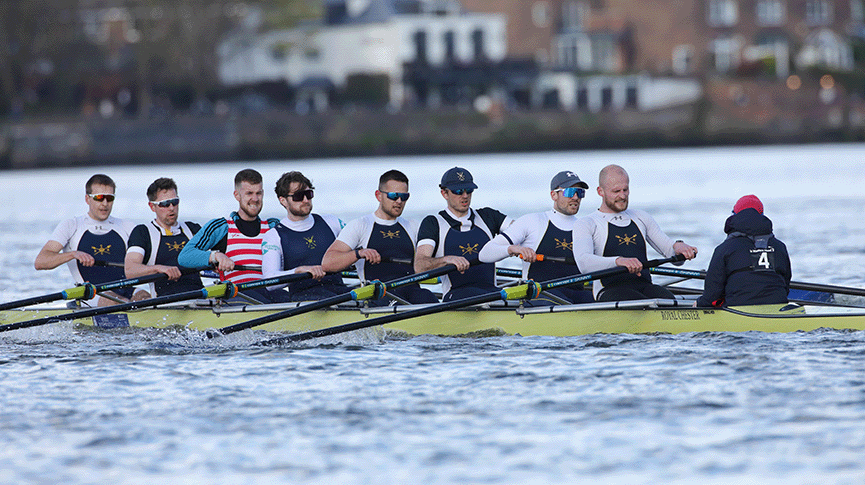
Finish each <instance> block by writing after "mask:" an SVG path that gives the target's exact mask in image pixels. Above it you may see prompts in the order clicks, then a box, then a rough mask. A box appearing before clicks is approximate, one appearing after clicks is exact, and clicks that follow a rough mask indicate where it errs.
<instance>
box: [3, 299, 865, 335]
mask: <svg viewBox="0 0 865 485" xmlns="http://www.w3.org/2000/svg"><path fill="white" fill-rule="evenodd" d="M302 304H303V303H290V304H273V305H238V306H211V305H209V304H207V303H204V304H202V302H197V303H195V304H184V305H167V306H164V307H158V308H148V309H142V310H135V311H127V312H118V313H112V314H108V315H100V316H95V317H90V318H82V319H78V320H75V321H74V324H76V325H88V326H97V327H102V328H119V327H149V328H181V329H188V330H193V331H201V332H204V331H207V330H210V329H216V328H222V327H226V326H229V325H234V324H237V323H241V322H244V321H246V320H249V319H252V318H256V317H259V316H264V315H269V314H272V313H274V312H279V311H284V310H286V309H290V308H294V307H296V306H298V305H302ZM691 305H692V300H688V299H675V300H664V299H655V300H637V301H624V302H613V303H605V302H595V303H585V304H578V305H556V306H550V307H527V306H523V305H521V304H520V303H519V302H518V301H499V302H494V303H490V304H484V305H479V306H475V307H471V308H466V309H459V310H450V311H445V312H441V313H437V314H434V315H427V316H421V317H416V318H409V319H405V320H400V321H396V322H392V323H388V324H386V325H384V328H385V330H386V331H388V332H389V333H392V334H399V335H409V336H410V335H423V334H432V335H445V336H460V335H508V334H509V335H523V336H530V335H541V336H554V337H565V336H576V335H586V334H594V333H625V334H642V333H671V334H678V333H685V332H745V331H761V332H795V331H809V330H814V329H818V328H832V329H853V330H865V308H861V307H859V308H857V307H852V308H849V307H839V306H822V305H802V306H799V305H758V306H747V307H736V308H693V307H692V306H691ZM422 306H423V305H395V306H390V307H381V308H373V307H370V308H367V307H363V306H362V305H361V304H360V303H358V302H353V303H352V304H348V305H339V306H337V307H334V308H331V309H327V310H316V311H313V312H309V313H306V314H302V315H297V316H294V317H291V318H286V319H281V320H277V321H274V322H270V323H267V324H264V325H261V326H259V327H256V328H257V329H259V330H264V331H269V332H290V333H294V332H306V331H310V330H318V329H322V328H327V327H334V326H337V325H343V324H347V323H350V322H355V321H359V320H360V321H362V320H364V319H366V318H370V317H377V316H382V315H385V314H391V313H399V312H404V311H408V310H411V309H417V308H419V307H422ZM64 313H68V309H65V308H59V307H57V306H56V305H55V306H54V307H50V306H44V305H43V306H40V307H30V308H25V309H18V310H7V311H3V312H0V324H7V323H13V322H19V321H24V320H28V319H32V318H40V317H47V316H53V315H61V314H64Z"/></svg>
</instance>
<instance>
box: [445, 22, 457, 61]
mask: <svg viewBox="0 0 865 485" xmlns="http://www.w3.org/2000/svg"><path fill="white" fill-rule="evenodd" d="M444 43H445V62H446V63H448V64H453V63H454V62H455V61H456V60H457V59H456V40H455V35H454V32H453V31H452V30H449V31H447V32H445V35H444Z"/></svg>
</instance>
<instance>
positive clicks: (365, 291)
mask: <svg viewBox="0 0 865 485" xmlns="http://www.w3.org/2000/svg"><path fill="white" fill-rule="evenodd" d="M477 263H478V261H477V260H475V261H472V264H473V265H474V264H477ZM456 269H457V267H456V266H454V265H452V264H447V265H444V266H441V267H439V268H435V269H431V270H429V271H423V272H421V273H416V274H413V275H409V276H405V277H402V278H398V279H395V280H392V281H388V282H387V283H382V282H380V281H376V282H375V283H372V284H369V285H366V286H362V287H360V288H357V289H355V290H351V291H349V292H347V293H343V294H341V295H335V296H332V297H330V298H325V299H323V300H318V301H314V302H310V303H307V304H306V305H301V306H298V307H295V308H290V309H288V310H284V311H281V312H277V313H272V314H270V315H265V316H263V317H259V318H255V319H252V320H249V321H246V322H240V323H236V324H234V325H229V326H227V327H222V328H219V329H215V330H210V331H208V332H207V335H208V336H210V337H216V336H219V335H228V334H230V333H234V332H239V331H241V330H246V329H248V328H253V327H258V326H260V325H264V324H267V323H270V322H275V321H277V320H282V319H284V318H289V317H293V316H295V315H301V314H303V313H308V312H311V311H313V310H318V309H321V308H327V307H329V306H333V305H338V304H340V303H345V302H347V301H351V300H366V299H370V298H375V299H378V298H382V297H383V296H384V295H385V293H386V292H387V290H389V289H392V288H399V287H400V286H405V285H410V284H412V283H419V282H421V281H423V280H426V279H429V278H434V277H437V276H441V275H443V274H447V273H450V272H451V271H455V270H456Z"/></svg>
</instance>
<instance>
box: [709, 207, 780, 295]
mask: <svg viewBox="0 0 865 485" xmlns="http://www.w3.org/2000/svg"><path fill="white" fill-rule="evenodd" d="M724 232H725V233H727V240H726V241H724V242H723V243H721V245H719V246H718V247H717V248H715V253H714V254H713V255H712V261H711V262H710V263H709V269H708V270H707V271H706V282H705V286H704V287H703V295H702V296H700V298H698V299H697V306H701V307H707V306H712V305H715V306H721V305H724V306H736V305H761V304H770V303H787V294H788V293H789V290H790V279H791V278H792V271H791V269H790V255H789V254H788V253H787V246H785V245H784V243H783V242H781V241H779V240H778V239H776V238H775V236H774V235H772V221H771V220H769V218H768V217H766V216H764V215H763V214H760V213H759V212H757V210H756V209H744V210H742V211H740V212H739V213H738V214H733V215H732V216H730V217H728V218H727V222H726V223H725V224H724ZM760 236H763V237H762V238H761V237H760ZM761 239H763V240H764V241H765V243H764V244H763V245H765V248H764V249H762V250H761V249H760V248H759V247H758V246H760V245H761V244H760V243H758V241H760V240H761Z"/></svg>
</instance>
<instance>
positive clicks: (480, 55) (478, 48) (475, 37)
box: [472, 29, 487, 61]
mask: <svg viewBox="0 0 865 485" xmlns="http://www.w3.org/2000/svg"><path fill="white" fill-rule="evenodd" d="M472 50H473V51H474V55H475V61H483V60H486V58H487V56H486V53H485V52H484V31H483V30H481V29H477V30H475V31H474V32H472Z"/></svg>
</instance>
